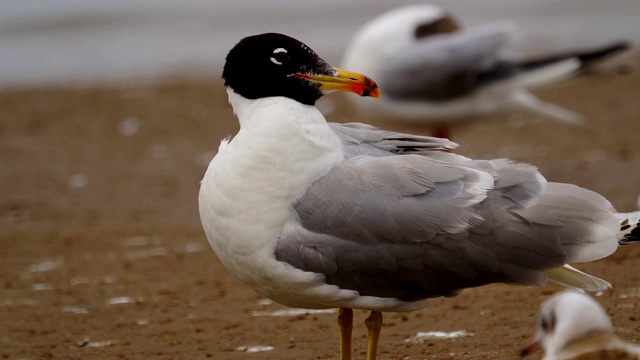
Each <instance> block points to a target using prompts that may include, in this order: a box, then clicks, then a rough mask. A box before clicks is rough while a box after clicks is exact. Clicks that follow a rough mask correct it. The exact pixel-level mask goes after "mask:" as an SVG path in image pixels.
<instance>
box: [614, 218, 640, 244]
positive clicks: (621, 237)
mask: <svg viewBox="0 0 640 360" xmlns="http://www.w3.org/2000/svg"><path fill="white" fill-rule="evenodd" d="M618 217H619V218H620V231H619V232H618V234H617V237H618V244H619V245H628V244H630V243H632V242H636V241H640V211H636V212H631V213H620V214H618Z"/></svg>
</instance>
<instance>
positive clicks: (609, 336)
mask: <svg viewBox="0 0 640 360" xmlns="http://www.w3.org/2000/svg"><path fill="white" fill-rule="evenodd" d="M539 348H542V350H544V354H545V355H544V358H543V360H638V359H640V347H639V346H637V345H632V344H628V343H625V342H624V341H622V340H621V339H620V338H619V337H617V336H616V334H615V332H614V329H613V324H611V319H609V316H608V315H607V313H606V311H605V310H604V308H603V307H602V306H601V305H600V304H598V302H597V301H595V300H594V299H593V298H591V297H589V296H587V295H585V294H579V293H576V292H571V291H566V292H562V293H559V294H555V295H553V296H552V297H550V298H549V299H547V300H546V301H545V302H544V303H543V304H542V306H541V307H540V320H539V322H538V330H537V332H536V335H535V339H534V341H533V342H532V343H531V345H529V346H527V347H526V348H524V349H523V350H522V356H523V357H524V356H527V355H529V354H531V353H532V352H534V351H536V350H538V349H539Z"/></svg>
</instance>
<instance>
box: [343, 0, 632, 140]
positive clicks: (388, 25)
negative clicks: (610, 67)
mask: <svg viewBox="0 0 640 360" xmlns="http://www.w3.org/2000/svg"><path fill="white" fill-rule="evenodd" d="M512 30H513V29H511V28H510V27H508V26H506V25H505V24H489V25H484V26H478V27H473V28H469V29H462V28H461V27H460V26H459V25H458V23H457V22H456V20H454V19H453V18H452V17H451V14H449V13H448V12H447V11H446V10H445V9H443V8H441V7H439V6H437V5H431V4H420V5H409V6H404V7H400V8H396V9H394V10H391V11H389V12H387V13H384V14H382V15H380V16H379V17H377V18H375V19H373V20H371V21H370V22H369V23H367V24H365V25H364V26H363V27H362V28H361V29H360V30H359V31H358V32H357V33H356V34H355V35H354V36H353V38H352V40H351V43H350V44H349V46H348V47H347V50H346V53H345V55H344V58H343V61H342V66H344V68H345V69H350V70H352V71H357V72H361V73H363V74H367V75H368V76H371V77H372V78H374V79H375V80H376V81H377V83H378V85H379V86H380V89H381V90H382V92H383V94H384V97H382V98H381V100H380V101H374V100H372V99H366V98H357V97H348V99H349V101H350V102H351V103H352V104H353V105H354V106H355V108H356V109H357V111H358V112H359V113H361V114H364V115H366V116H371V117H380V118H387V119H390V120H404V121H414V122H431V124H432V125H434V124H435V125H437V127H439V128H441V129H442V130H443V132H442V133H441V134H440V135H442V136H443V137H447V136H446V135H447V134H446V131H447V127H446V126H445V122H447V123H450V122H452V121H456V120H458V121H459V120H462V119H465V118H468V117H469V116H472V115H477V114H487V113H493V112H497V111H500V110H504V109H515V108H521V109H527V110H530V111H533V112H537V113H540V114H542V115H545V116H547V117H549V118H551V119H555V120H559V121H562V122H565V123H571V124H577V123H580V122H581V121H582V117H581V116H580V115H579V114H577V113H575V112H573V111H571V110H567V109H564V108H562V107H559V106H557V105H554V104H551V103H547V102H544V101H542V100H540V99H538V98H536V97H535V96H534V95H533V94H531V93H530V92H529V91H527V90H526V88H532V87H536V86H540V85H545V84H549V83H553V82H556V81H559V80H562V79H565V78H567V77H569V76H572V75H574V74H576V73H577V71H578V70H580V69H582V68H584V67H585V66H587V65H588V64H590V63H592V62H594V61H596V60H599V59H602V58H603V57H606V56H607V55H611V54H613V53H616V52H618V51H621V50H623V49H626V48H627V45H626V44H625V43H616V44H612V45H610V46H606V47H604V48H600V49H596V50H593V51H587V52H583V53H574V54H563V55H554V56H540V57H539V58H537V59H533V60H532V59H529V60H520V61H516V60H514V57H515V56H514V54H512V53H513V52H514V50H513V49H512V47H511V46H510V37H511V36H512V35H511V34H512V32H513V31H512Z"/></svg>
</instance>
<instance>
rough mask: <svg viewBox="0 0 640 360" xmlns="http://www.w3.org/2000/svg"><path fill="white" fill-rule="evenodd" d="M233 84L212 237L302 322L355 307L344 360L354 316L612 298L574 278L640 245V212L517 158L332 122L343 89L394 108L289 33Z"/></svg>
mask: <svg viewBox="0 0 640 360" xmlns="http://www.w3.org/2000/svg"><path fill="white" fill-rule="evenodd" d="M223 78H224V82H225V85H226V87H227V93H228V95H229V102H230V103H231V106H232V107H233V110H234V112H235V114H236V116H237V117H238V120H239V122H240V131H239V132H238V134H237V135H236V136H235V137H234V138H233V139H232V140H230V141H229V140H225V141H223V142H222V143H221V145H220V147H219V151H218V154H217V155H216V156H215V157H214V159H213V160H212V161H211V164H210V165H209V168H208V169H207V172H206V174H205V176H204V179H203V180H202V184H201V188H200V195H199V204H200V217H201V221H202V226H203V228H204V231H205V233H206V235H207V238H208V239H209V242H210V244H211V246H212V247H213V249H214V251H215V253H216V254H217V256H218V257H219V258H220V261H221V262H222V263H223V264H224V265H225V266H226V267H227V269H229V271H230V272H231V273H233V274H234V275H235V276H236V277H237V278H238V279H240V280H241V281H243V282H245V283H246V284H248V285H249V286H250V287H251V288H252V289H254V290H255V291H256V292H258V293H259V294H261V295H263V296H265V297H268V298H271V299H273V300H275V301H277V302H279V303H281V304H284V305H287V306H291V307H300V308H340V311H339V324H340V328H341V334H342V336H341V358H342V359H349V358H350V343H351V328H352V310H351V309H354V308H355V309H367V310H371V316H370V317H369V318H368V320H367V321H366V325H367V328H368V330H369V355H368V358H369V359H374V358H375V354H376V349H377V341H378V336H379V332H380V326H381V323H382V313H381V312H382V311H408V310H416V309H420V308H422V307H424V306H425V305H426V300H427V299H429V298H433V297H440V296H454V295H456V294H457V293H459V292H460V291H461V290H462V289H464V288H468V287H474V286H480V285H484V284H489V283H495V282H504V283H510V284H519V285H543V284H545V283H547V282H554V283H556V284H560V285H562V286H566V287H572V288H578V289H588V290H597V289H603V288H606V287H608V286H609V283H607V282H606V281H604V280H600V279H597V278H595V277H592V276H590V275H588V274H585V273H582V272H580V271H578V270H576V269H574V268H572V267H569V266H568V265H566V264H567V263H570V262H583V261H592V260H596V259H600V258H603V257H606V256H608V255H609V254H611V253H613V252H614V251H615V250H616V249H617V248H618V243H619V242H631V241H635V240H637V238H638V235H639V234H638V232H639V231H637V230H636V229H638V216H639V214H638V213H634V214H620V213H617V212H616V211H615V210H614V209H613V207H612V206H611V204H610V203H609V202H608V201H607V200H606V199H605V198H604V197H602V196H600V195H598V194H596V193H594V192H592V191H589V190H586V189H582V188H580V187H578V186H575V185H570V184H560V183H551V182H547V181H546V180H545V178H544V177H542V175H540V173H539V172H538V171H537V169H536V168H535V167H533V166H530V165H525V164H518V163H515V162H512V161H509V160H505V159H500V160H491V161H487V160H471V159H468V158H465V157H463V156H460V155H455V154H452V153H448V152H442V151H436V150H442V149H450V148H453V147H455V146H456V144H454V143H452V142H451V141H449V140H446V139H439V138H431V137H423V136H416V135H410V134H401V133H395V132H390V131H381V130H378V129H376V128H374V127H371V126H368V125H364V124H345V125H342V124H329V123H327V122H326V120H325V118H324V117H323V116H322V114H321V113H320V112H319V111H318V109H316V107H315V106H314V103H315V101H316V100H318V99H319V98H320V97H321V96H322V95H323V94H324V93H326V92H329V91H333V90H341V91H348V92H354V93H357V94H360V95H369V96H372V97H377V96H379V91H378V88H377V86H376V84H375V83H374V82H373V81H372V80H371V79H370V78H368V77H366V76H363V75H360V74H356V73H350V72H347V71H344V70H341V69H337V68H334V67H332V66H330V65H328V64H327V63H326V62H325V61H324V60H322V59H321V58H320V57H319V56H318V55H316V54H315V53H314V52H313V51H312V50H311V49H310V48H309V47H307V46H306V45H304V44H303V43H301V42H299V41H297V40H295V39H293V38H290V37H288V36H285V35H281V34H273V33H270V34H262V35H256V36H250V37H247V38H245V39H243V40H241V41H240V42H239V43H238V44H237V45H236V46H235V47H234V48H233V49H232V50H231V51H230V52H229V54H228V56H227V59H226V64H225V66H224V70H223Z"/></svg>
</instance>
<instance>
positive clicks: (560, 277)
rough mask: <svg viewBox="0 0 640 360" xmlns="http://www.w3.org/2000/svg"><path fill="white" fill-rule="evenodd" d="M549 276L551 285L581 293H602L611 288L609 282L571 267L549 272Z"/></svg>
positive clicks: (567, 266)
mask: <svg viewBox="0 0 640 360" xmlns="http://www.w3.org/2000/svg"><path fill="white" fill-rule="evenodd" d="M547 276H548V278H549V283H551V284H555V285H558V286H562V287H563V288H567V289H570V290H574V291H579V292H585V291H600V290H605V289H609V288H610V287H611V284H610V283H609V282H607V281H605V280H602V279H600V278H597V277H595V276H592V275H589V274H587V273H585V272H582V271H580V270H578V269H576V268H574V267H572V266H569V265H564V266H562V267H558V268H554V269H551V270H547Z"/></svg>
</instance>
